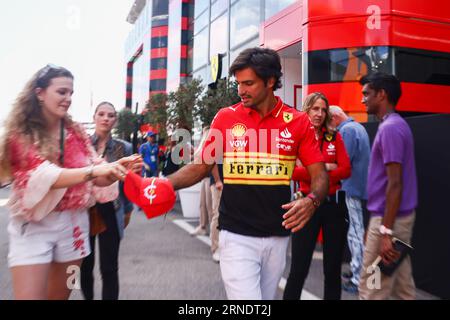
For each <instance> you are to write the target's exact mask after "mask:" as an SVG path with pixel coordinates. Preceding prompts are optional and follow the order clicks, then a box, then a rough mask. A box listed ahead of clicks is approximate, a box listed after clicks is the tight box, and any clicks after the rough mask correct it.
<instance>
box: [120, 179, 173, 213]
mask: <svg viewBox="0 0 450 320" xmlns="http://www.w3.org/2000/svg"><path fill="white" fill-rule="evenodd" d="M124 191H125V195H126V196H127V198H128V199H129V200H130V201H131V202H133V203H135V204H136V205H138V206H139V207H140V208H141V209H142V210H144V212H145V215H146V216H147V218H148V219H151V218H155V217H157V216H160V215H162V214H164V213H166V212H168V211H170V209H172V208H173V206H174V204H175V198H176V195H175V191H174V190H173V186H172V184H171V183H170V181H169V180H168V179H166V178H142V177H140V176H138V175H137V174H136V173H134V172H132V171H129V172H128V174H127V176H126V177H125V182H124Z"/></svg>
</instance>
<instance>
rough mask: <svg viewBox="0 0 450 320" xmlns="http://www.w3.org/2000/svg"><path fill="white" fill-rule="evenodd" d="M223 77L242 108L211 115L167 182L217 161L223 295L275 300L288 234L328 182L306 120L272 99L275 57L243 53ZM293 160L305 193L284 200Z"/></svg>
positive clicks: (192, 178)
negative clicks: (199, 145)
mask: <svg viewBox="0 0 450 320" xmlns="http://www.w3.org/2000/svg"><path fill="white" fill-rule="evenodd" d="M230 74H231V75H234V76H235V78H236V81H237V84H238V93H239V95H240V97H241V99H242V100H241V102H240V103H238V104H236V105H234V106H230V107H227V108H223V109H221V110H220V111H219V112H218V113H217V115H216V117H215V119H214V121H213V123H212V125H211V129H210V133H209V136H208V139H207V141H206V143H205V145H204V147H203V149H202V152H200V155H199V156H198V157H197V159H196V160H195V162H194V163H191V164H188V165H186V166H184V167H183V168H182V169H180V170H179V171H177V172H176V173H174V174H173V175H170V176H169V177H168V179H169V180H170V181H171V182H172V184H173V186H174V188H175V189H181V188H185V187H188V186H190V185H192V184H194V183H196V182H198V181H200V180H201V179H202V178H203V177H205V176H206V175H207V174H208V172H209V171H210V170H211V168H212V167H213V165H214V163H222V162H223V184H224V186H223V191H222V198H221V203H220V209H219V212H220V214H219V229H220V234H219V250H220V269H221V274H222V279H223V281H224V285H225V290H226V293H227V297H228V298H229V299H255V300H256V299H274V298H275V294H276V291H277V288H278V283H279V281H280V279H281V276H282V273H283V271H284V267H285V264H286V251H287V246H288V241H289V235H290V233H291V232H296V231H298V230H300V229H301V228H302V227H303V226H304V225H305V224H306V223H307V222H308V220H309V219H310V218H311V216H312V215H313V214H314V211H315V209H316V208H317V207H318V206H319V205H320V202H321V201H322V200H323V199H324V198H325V197H326V195H327V189H328V176H327V174H326V171H325V166H324V164H323V157H322V155H321V153H320V150H319V147H318V144H317V141H316V139H315V136H314V130H313V129H312V128H311V126H310V121H309V119H308V117H307V115H306V114H303V113H300V112H298V111H297V110H295V109H293V108H291V107H289V106H286V105H285V104H284V103H283V102H282V101H281V99H280V98H278V97H276V96H275V95H274V91H275V90H276V89H278V88H280V87H281V81H280V77H281V76H282V72H281V63H280V57H279V56H278V54H277V53H276V52H275V51H274V50H271V49H264V48H250V49H247V50H244V51H243V52H241V53H240V54H239V56H238V57H237V58H236V60H235V61H234V62H233V65H232V66H231V68H230ZM297 158H299V159H300V160H301V161H302V163H303V164H304V165H305V167H306V168H307V170H308V172H309V174H310V176H311V192H310V193H309V194H308V196H307V197H305V198H303V199H299V200H295V201H291V191H290V180H291V175H292V171H293V169H294V166H295V161H296V159H297Z"/></svg>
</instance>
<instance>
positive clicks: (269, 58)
mask: <svg viewBox="0 0 450 320" xmlns="http://www.w3.org/2000/svg"><path fill="white" fill-rule="evenodd" d="M246 68H251V69H252V70H253V71H254V72H255V73H256V75H257V76H258V77H259V78H261V79H262V80H263V81H264V84H265V85H267V81H269V79H270V78H274V79H275V84H274V86H273V91H275V90H277V89H279V88H281V86H282V85H281V80H280V78H281V76H282V75H283V73H282V72H281V62H280V56H279V55H278V53H277V52H276V51H275V50H272V49H269V48H259V47H255V48H249V49H246V50H244V51H242V52H241V53H240V54H239V55H238V56H237V58H236V59H235V60H234V62H233V64H232V65H231V67H230V75H233V76H234V74H235V73H236V71H239V70H243V69H246Z"/></svg>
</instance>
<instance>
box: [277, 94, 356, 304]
mask: <svg viewBox="0 0 450 320" xmlns="http://www.w3.org/2000/svg"><path fill="white" fill-rule="evenodd" d="M328 109H329V105H328V100H327V99H326V97H325V96H324V95H323V94H321V93H319V92H315V93H312V94H310V95H308V96H307V97H306V99H305V102H304V104H303V111H304V112H306V113H307V114H308V115H309V118H310V120H311V124H312V125H313V126H314V129H315V131H316V138H317V140H318V142H319V146H320V149H321V151H322V154H323V157H324V159H325V166H326V169H327V172H328V176H329V179H330V185H329V189H328V197H327V199H326V200H325V201H324V202H323V203H322V204H321V205H320V207H319V208H318V209H317V211H316V213H315V214H314V215H313V217H312V218H311V220H310V221H309V222H308V223H307V224H306V225H305V227H304V228H303V229H301V230H300V231H298V232H296V233H293V234H292V261H291V271H290V274H289V278H288V280H287V283H286V288H285V291H284V296H283V298H284V299H285V300H291V299H296V300H298V299H300V295H301V292H302V289H303V285H304V283H305V279H306V277H307V275H308V271H309V267H310V264H311V259H312V256H313V252H314V248H315V246H316V241H317V236H318V234H319V231H320V228H322V232H323V269H324V275H325V288H324V299H325V300H339V299H340V298H341V263H342V255H343V251H344V245H345V241H346V236H347V228H348V224H347V221H346V215H347V212H346V211H347V209H346V206H345V201H344V202H342V203H341V202H340V203H338V201H337V197H336V191H337V190H339V188H340V187H341V186H340V181H341V180H342V179H346V178H348V177H349V176H350V174H351V165H350V160H349V157H348V155H347V152H346V150H345V146H344V142H343V140H342V137H341V135H340V134H339V133H338V132H332V131H330V130H328V129H327V125H328V123H329V119H330V116H329V111H328ZM292 179H293V180H295V181H299V182H300V191H301V193H302V194H309V193H310V184H311V178H310V176H309V174H308V171H307V170H306V168H305V167H303V166H297V167H296V168H295V170H294V173H293V175H292Z"/></svg>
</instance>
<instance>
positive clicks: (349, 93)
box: [260, 0, 450, 299]
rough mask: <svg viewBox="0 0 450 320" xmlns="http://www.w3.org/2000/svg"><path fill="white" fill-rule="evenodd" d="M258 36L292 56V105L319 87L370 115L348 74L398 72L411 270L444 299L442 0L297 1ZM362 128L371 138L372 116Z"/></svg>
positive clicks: (447, 52) (447, 236) (448, 241)
mask: <svg viewBox="0 0 450 320" xmlns="http://www.w3.org/2000/svg"><path fill="white" fill-rule="evenodd" d="M260 34H261V36H260V44H261V45H262V46H265V47H271V48H273V49H275V50H278V51H279V53H280V55H281V56H282V58H283V59H287V60H289V59H293V58H294V59H295V57H297V59H301V62H300V64H301V70H302V71H301V74H299V75H297V76H296V75H295V74H292V72H297V70H290V69H289V68H288V69H286V68H285V69H284V73H285V80H284V81H285V82H284V86H285V87H288V88H289V86H291V87H293V88H294V89H293V90H292V89H290V90H286V89H285V92H293V93H294V95H295V96H294V98H293V99H291V100H293V101H296V102H295V104H296V107H297V108H298V107H299V105H300V104H301V102H300V103H298V102H297V101H301V96H305V95H307V94H309V93H311V92H314V91H320V92H322V93H324V94H325V95H326V96H327V97H328V99H329V101H330V104H335V105H339V106H341V107H342V108H343V109H344V110H345V111H346V112H348V113H349V114H350V115H352V116H354V117H355V118H356V119H357V120H359V121H361V122H367V121H369V122H370V121H373V119H370V118H369V117H368V115H367V113H366V109H365V106H364V105H363V104H362V103H361V98H362V94H361V86H360V84H359V82H358V80H359V79H360V78H361V77H362V76H363V75H365V74H367V73H369V72H374V71H383V72H387V73H392V74H395V75H396V76H397V77H398V78H399V79H400V81H401V86H402V97H401V99H400V101H399V104H398V105H397V111H398V112H400V113H401V114H402V115H403V116H405V117H407V121H408V123H409V124H410V126H411V128H412V130H413V134H414V139H415V151H416V165H417V172H418V180H419V207H418V208H417V219H416V224H415V229H414V237H413V245H414V246H415V251H414V254H413V255H412V260H413V269H414V277H415V280H416V283H417V285H418V287H420V288H421V289H424V290H426V291H428V292H431V293H433V294H435V295H437V296H439V297H443V298H447V299H448V298H450V275H449V274H448V270H450V232H448V230H449V229H450V215H449V214H448V211H449V209H448V205H447V203H446V201H445V199H446V198H448V195H447V193H448V190H449V189H450V188H449V186H450V182H449V181H450V151H449V150H448V147H449V146H450V134H449V133H448V131H449V129H450V1H447V0H415V1H412V0H376V1H373V0H372V1H369V0H303V1H297V2H296V3H294V4H293V5H291V6H290V7H288V8H286V9H285V10H283V11H282V12H280V13H279V14H277V15H276V16H274V17H272V18H271V19H269V20H268V21H265V22H264V24H263V26H262V27H261V33H260ZM295 54H296V55H295ZM286 79H287V80H286ZM289 79H291V80H289ZM292 79H294V80H292ZM298 82H300V83H298ZM299 87H301V88H302V90H301V93H302V94H301V95H300V91H299V90H296V89H297V88H299ZM284 98H285V100H288V99H287V97H284ZM366 128H367V129H368V131H369V133H370V135H371V136H372V137H373V135H374V134H375V132H376V123H375V122H373V123H368V124H366Z"/></svg>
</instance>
